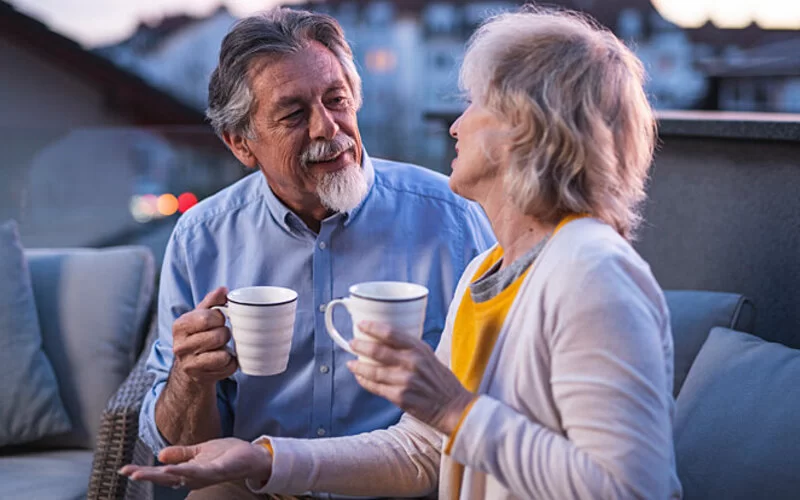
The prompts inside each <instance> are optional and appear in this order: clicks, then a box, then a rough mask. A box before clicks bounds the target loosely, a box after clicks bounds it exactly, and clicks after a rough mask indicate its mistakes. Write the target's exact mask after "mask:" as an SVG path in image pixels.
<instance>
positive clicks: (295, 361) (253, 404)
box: [140, 9, 494, 452]
mask: <svg viewBox="0 0 800 500" xmlns="http://www.w3.org/2000/svg"><path fill="white" fill-rule="evenodd" d="M360 103H361V81H360V78H359V75H358V74H357V72H356V69H355V65H354V63H353V56H352V52H351V50H350V48H349V46H348V45H347V43H346V41H345V39H344V37H343V33H342V30H341V28H340V26H339V25H338V24H337V23H336V21H335V20H334V19H332V18H331V17H328V16H325V15H321V14H316V13H311V12H304V11H296V10H290V9H275V10H272V11H269V12H267V13H265V14H262V15H258V16H254V17H249V18H246V19H243V20H241V21H240V22H239V23H237V24H236V26H235V27H234V28H233V29H232V31H231V32H230V33H229V34H228V35H227V36H226V37H225V39H224V41H223V42H222V48H221V52H220V57H219V66H218V67H217V69H216V70H215V71H214V73H213V75H212V77H211V82H210V84H209V107H208V118H209V119H210V121H211V124H212V125H213V127H214V129H215V130H216V132H217V133H218V135H219V136H220V137H221V138H222V140H223V141H224V142H225V144H226V145H227V146H228V147H229V148H230V150H231V151H232V152H233V154H234V155H235V156H236V157H237V158H238V159H239V160H240V161H241V162H242V163H243V164H244V165H246V166H247V167H249V168H253V169H255V168H258V169H259V170H261V173H262V174H263V176H261V175H250V176H247V177H246V178H244V179H242V180H241V181H239V182H237V183H236V184H234V185H232V186H230V187H228V188H226V189H224V190H222V191H220V192H219V193H217V194H216V195H214V196H212V197H210V198H208V199H207V200H205V201H203V202H202V203H200V204H199V205H197V206H196V207H195V208H193V209H192V210H190V211H189V212H187V213H186V214H185V215H184V216H183V217H182V218H181V219H180V220H179V221H178V223H177V225H176V227H175V230H174V232H173V234H172V237H171V239H170V242H169V245H168V247H167V251H166V255H165V259H164V266H163V269H162V274H161V288H160V295H159V306H158V307H159V338H158V340H157V341H156V342H155V344H154V346H153V350H152V353H151V355H150V358H149V361H148V369H149V370H150V371H151V372H152V373H154V374H155V376H156V378H155V382H154V384H153V386H152V389H151V390H150V391H149V392H148V394H147V396H146V398H145V400H144V405H143V407H142V413H141V425H140V435H141V437H142V439H143V440H144V441H145V442H146V443H147V444H148V445H149V446H150V447H151V448H152V449H153V450H154V451H156V452H157V451H159V450H160V449H162V448H163V447H164V446H166V445H168V444H192V443H199V442H201V441H206V440H208V439H212V438H215V437H219V436H236V437H240V438H243V439H248V440H249V439H254V438H256V437H258V436H260V435H262V434H269V435H272V436H286V437H305V438H307V437H317V436H341V435H350V434H356V433H360V432H364V431H369V430H373V429H377V428H382V427H387V426H389V425H391V424H393V423H395V422H396V421H397V420H398V418H399V417H400V410H399V409H398V408H396V407H395V406H393V405H392V404H391V403H389V402H388V401H386V400H384V399H382V398H379V397H376V396H374V395H371V394H370V393H368V392H366V391H364V390H363V389H361V388H360V387H359V386H358V384H357V383H356V381H355V380H354V378H353V376H352V374H351V373H350V372H349V371H348V370H347V369H346V367H345V363H346V362H347V361H348V360H349V359H352V357H351V356H350V355H349V354H347V353H345V352H344V351H342V350H340V349H339V348H338V347H336V346H335V344H334V343H333V342H332V341H331V339H330V338H329V337H328V335H327V333H326V331H325V326H324V314H323V311H324V307H325V304H326V303H327V302H328V301H330V300H331V299H333V298H335V297H337V296H343V295H346V294H347V289H348V287H349V286H351V285H353V284H354V283H358V282H363V281H372V280H400V281H411V282H416V283H420V284H423V285H425V286H427V287H428V289H429V290H430V295H429V299H428V306H427V316H426V320H425V325H424V339H425V340H426V341H427V342H428V343H429V344H431V345H432V346H434V347H435V345H436V344H437V343H438V341H439V336H440V334H441V331H442V329H443V328H444V324H445V315H446V312H447V308H448V306H449V303H450V300H451V298H452V296H453V294H454V292H455V287H456V283H457V280H458V278H459V276H460V275H461V274H462V272H463V271H464V268H465V266H466V265H467V263H469V262H470V260H471V259H472V258H473V257H474V256H476V255H478V254H479V253H480V252H481V251H483V250H484V249H486V248H488V247H489V246H490V245H491V244H492V243H493V241H494V237H493V236H492V233H491V231H490V228H489V226H488V223H487V221H486V219H485V218H484V215H483V212H482V211H481V209H480V208H479V207H478V206H477V205H474V204H472V203H470V202H467V201H465V200H464V199H462V198H459V197H457V196H455V195H453V194H452V192H451V191H450V190H449V188H448V185H447V179H446V178H445V177H444V176H441V175H438V174H436V173H433V172H430V171H428V170H425V169H422V168H419V167H416V166H413V165H407V164H400V163H394V162H389V161H385V160H378V159H374V158H370V157H369V156H367V153H366V151H365V150H364V148H363V146H362V144H361V138H360V135H359V130H358V124H357V121H356V111H357V110H358V108H359V106H360ZM249 285H278V286H284V287H288V288H292V289H294V290H296V291H297V292H298V294H299V301H298V309H297V317H296V324H295V331H294V338H293V345H292V352H291V356H290V359H289V366H288V369H287V370H286V371H285V372H284V373H281V374H279V375H275V376H270V377H253V376H247V375H245V374H243V373H241V371H237V362H236V359H235V358H234V357H232V356H231V354H229V352H228V350H226V344H227V343H228V342H229V340H230V332H229V330H228V329H227V328H226V327H225V323H224V319H223V316H222V314H220V313H219V312H218V311H214V310H211V309H210V308H211V307H212V306H214V305H219V304H223V303H225V301H226V293H227V289H228V288H229V289H234V288H238V287H242V286H249ZM225 287H227V288H225Z"/></svg>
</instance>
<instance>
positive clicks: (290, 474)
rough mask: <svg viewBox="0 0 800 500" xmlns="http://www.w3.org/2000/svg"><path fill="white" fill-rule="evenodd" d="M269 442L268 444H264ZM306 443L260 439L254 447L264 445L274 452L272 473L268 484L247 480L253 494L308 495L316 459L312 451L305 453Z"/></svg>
mask: <svg viewBox="0 0 800 500" xmlns="http://www.w3.org/2000/svg"><path fill="white" fill-rule="evenodd" d="M265 441H266V443H264V442H265ZM306 441H307V440H304V439H292V438H276V437H271V436H261V437H259V438H257V439H255V440H254V441H252V443H253V444H258V445H261V446H264V447H265V448H267V449H268V450H269V451H270V452H271V453H272V473H271V474H270V476H269V481H267V482H266V484H257V483H258V482H257V481H252V480H250V479H248V480H246V481H245V483H246V484H247V488H248V489H249V490H250V491H251V492H253V493H262V494H263V493H285V494H289V495H303V494H307V493H308V491H309V490H310V489H311V488H310V486H311V478H312V477H314V474H313V471H314V466H313V460H311V458H310V457H311V453H310V450H306V449H305V448H306V447H307V442H306Z"/></svg>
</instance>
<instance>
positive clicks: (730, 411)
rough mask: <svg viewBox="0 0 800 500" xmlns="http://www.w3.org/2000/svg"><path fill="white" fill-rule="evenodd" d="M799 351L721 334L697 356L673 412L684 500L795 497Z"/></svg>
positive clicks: (798, 491) (798, 490)
mask: <svg viewBox="0 0 800 500" xmlns="http://www.w3.org/2000/svg"><path fill="white" fill-rule="evenodd" d="M798 381H800V350H795V349H790V348H788V347H786V346H783V345H781V344H774V343H770V342H766V341H764V340H762V339H760V338H758V337H755V336H753V335H750V334H747V333H742V332H735V331H733V330H728V329H725V328H715V329H714V330H712V331H711V334H710V335H709V337H708V340H707V341H706V343H705V345H704V346H703V348H702V349H701V350H700V353H699V354H698V355H697V359H696V360H695V362H694V365H693V366H692V369H691V371H690V372H689V376H688V377H687V378H686V383H685V384H684V386H683V390H682V391H681V393H680V395H679V396H678V399H677V404H676V414H675V453H676V457H677V465H678V475H679V476H680V478H681V482H682V483H683V487H684V493H685V495H684V496H685V497H686V498H687V499H689V500H691V499H694V498H724V499H738V498H741V499H753V498H769V499H771V500H782V499H787V500H788V499H793V500H794V499H796V498H798V497H800V470H799V469H798V464H800V383H798Z"/></svg>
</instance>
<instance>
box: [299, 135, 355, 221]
mask: <svg viewBox="0 0 800 500" xmlns="http://www.w3.org/2000/svg"><path fill="white" fill-rule="evenodd" d="M355 146H356V141H355V140H354V139H353V138H352V137H350V136H348V135H346V134H345V133H343V132H339V133H338V134H336V137H334V138H333V140H331V141H323V140H317V141H314V142H312V143H310V144H309V145H308V146H307V147H306V149H305V150H304V151H303V153H302V155H301V157H300V162H301V164H302V165H303V168H304V169H308V168H309V163H313V162H319V161H324V160H327V159H331V158H335V157H336V156H338V155H339V154H343V153H345V152H346V151H348V150H350V149H353V148H354V147H355ZM315 180H316V182H317V196H318V197H319V200H320V203H322V205H323V206H324V207H325V208H327V209H329V210H332V211H334V212H348V211H350V210H352V209H354V208H355V207H356V206H358V204H359V203H361V200H363V199H364V197H365V196H366V194H367V190H368V186H367V180H366V179H365V178H364V172H363V170H362V168H361V165H358V164H356V163H352V164H350V165H347V166H346V167H344V168H343V169H341V170H337V171H336V172H324V173H321V174H317V175H315Z"/></svg>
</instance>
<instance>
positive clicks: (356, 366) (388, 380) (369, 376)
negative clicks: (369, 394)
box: [347, 358, 414, 387]
mask: <svg viewBox="0 0 800 500" xmlns="http://www.w3.org/2000/svg"><path fill="white" fill-rule="evenodd" d="M373 359H374V358H373ZM347 367H348V368H350V371H351V372H353V374H354V375H357V376H360V377H362V378H364V379H366V380H370V381H372V382H377V383H380V384H386V385H399V386H404V387H406V386H410V385H411V384H412V383H413V380H412V379H413V378H414V375H413V374H412V373H410V372H408V371H407V370H403V369H402V368H398V367H395V366H391V365H376V364H373V363H365V362H363V361H350V362H348V363H347Z"/></svg>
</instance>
